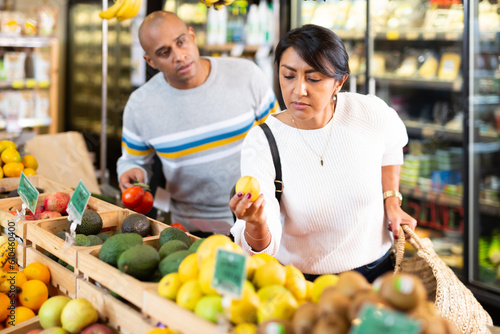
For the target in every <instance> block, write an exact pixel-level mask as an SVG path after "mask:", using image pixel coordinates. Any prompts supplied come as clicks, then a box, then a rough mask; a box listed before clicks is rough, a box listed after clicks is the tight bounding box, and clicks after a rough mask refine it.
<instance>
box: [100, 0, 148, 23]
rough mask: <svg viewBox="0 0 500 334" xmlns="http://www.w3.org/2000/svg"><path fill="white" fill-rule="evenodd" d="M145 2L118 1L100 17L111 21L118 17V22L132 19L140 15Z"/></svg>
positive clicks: (138, 0)
mask: <svg viewBox="0 0 500 334" xmlns="http://www.w3.org/2000/svg"><path fill="white" fill-rule="evenodd" d="M142 1H143V0H116V1H115V3H114V4H113V5H112V6H111V7H109V8H108V9H106V10H103V11H102V12H100V13H99V17H100V18H102V19H106V20H111V19H112V18H113V17H116V18H117V19H118V21H123V20H126V19H131V18H133V17H134V16H136V15H137V13H139V10H140V9H141V6H142Z"/></svg>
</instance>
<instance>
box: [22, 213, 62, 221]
mask: <svg viewBox="0 0 500 334" xmlns="http://www.w3.org/2000/svg"><path fill="white" fill-rule="evenodd" d="M25 217H26V216H25ZM56 217H62V215H61V214H60V213H59V212H57V211H45V212H42V213H39V214H37V215H36V220H39V219H49V218H56Z"/></svg>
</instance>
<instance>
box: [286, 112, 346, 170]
mask: <svg viewBox="0 0 500 334" xmlns="http://www.w3.org/2000/svg"><path fill="white" fill-rule="evenodd" d="M336 106H337V105H335V107H336ZM333 112H334V113H335V110H334V111H333ZM290 116H291V117H292V122H293V125H295V128H296V129H297V132H298V133H299V135H300V137H301V138H302V140H303V141H304V143H306V145H307V147H309V149H310V150H311V151H312V152H313V153H314V154H316V155H317V156H318V157H319V161H320V163H321V166H324V160H323V155H324V154H325V152H326V149H327V148H328V144H330V139H331V138H332V129H333V124H330V133H329V134H328V140H327V141H326V143H325V147H324V148H323V152H322V153H321V154H319V153H318V152H316V151H315V150H314V149H313V148H312V147H311V145H309V143H308V142H307V140H306V139H305V138H304V136H303V135H302V133H301V132H300V130H299V128H298V127H297V124H296V123H295V118H294V117H293V115H292V113H290ZM332 118H333V115H332ZM330 122H332V119H330Z"/></svg>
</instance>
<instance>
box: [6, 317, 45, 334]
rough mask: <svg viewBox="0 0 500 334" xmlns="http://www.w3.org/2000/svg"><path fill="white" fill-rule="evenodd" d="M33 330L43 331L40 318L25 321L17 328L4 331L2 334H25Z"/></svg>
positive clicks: (13, 327)
mask: <svg viewBox="0 0 500 334" xmlns="http://www.w3.org/2000/svg"><path fill="white" fill-rule="evenodd" d="M32 329H42V326H41V325H40V320H39V319H38V316H36V317H34V318H31V319H28V320H26V321H23V322H21V323H20V324H18V325H16V326H12V327H9V328H5V329H2V334H24V333H27V332H29V331H30V330H32Z"/></svg>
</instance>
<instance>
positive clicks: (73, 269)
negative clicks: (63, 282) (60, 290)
mask: <svg viewBox="0 0 500 334" xmlns="http://www.w3.org/2000/svg"><path fill="white" fill-rule="evenodd" d="M66 268H68V269H69V270H71V271H75V268H73V266H71V265H69V264H68V265H67V266H66Z"/></svg>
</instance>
